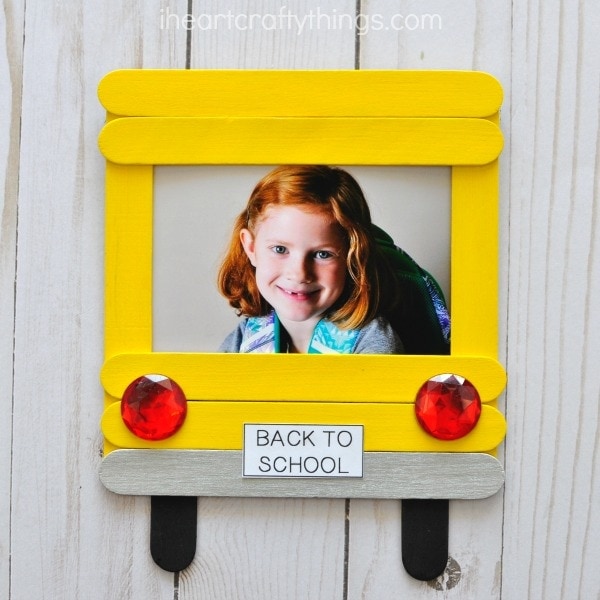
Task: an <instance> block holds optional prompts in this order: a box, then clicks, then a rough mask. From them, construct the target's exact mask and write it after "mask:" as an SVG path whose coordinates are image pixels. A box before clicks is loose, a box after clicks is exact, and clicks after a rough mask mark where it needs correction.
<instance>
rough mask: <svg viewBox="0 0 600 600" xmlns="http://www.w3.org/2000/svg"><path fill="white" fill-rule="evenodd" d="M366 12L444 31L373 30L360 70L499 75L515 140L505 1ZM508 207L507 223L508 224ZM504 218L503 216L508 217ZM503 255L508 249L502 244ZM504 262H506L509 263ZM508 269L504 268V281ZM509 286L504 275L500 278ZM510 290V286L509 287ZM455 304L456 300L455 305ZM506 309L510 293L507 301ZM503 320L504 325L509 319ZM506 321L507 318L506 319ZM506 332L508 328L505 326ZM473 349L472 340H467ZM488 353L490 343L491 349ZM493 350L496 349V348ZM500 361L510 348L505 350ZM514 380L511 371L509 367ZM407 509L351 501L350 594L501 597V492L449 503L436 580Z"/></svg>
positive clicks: (375, 598)
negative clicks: (427, 20) (403, 540)
mask: <svg viewBox="0 0 600 600" xmlns="http://www.w3.org/2000/svg"><path fill="white" fill-rule="evenodd" d="M361 6H362V10H363V11H364V12H365V13H367V14H369V15H371V17H373V16H374V15H381V16H382V18H383V19H385V20H386V22H389V20H390V19H391V18H392V16H393V15H395V14H403V15H404V16H405V17H406V16H407V15H409V14H415V15H416V16H418V17H419V18H421V16H423V15H426V14H430V15H439V16H440V18H441V28H436V27H428V26H427V24H425V26H424V27H419V28H417V29H414V30H409V29H406V28H405V29H403V30H400V31H391V30H390V29H388V30H382V31H372V32H371V33H369V34H366V35H363V36H361V37H360V39H359V47H360V60H359V61H358V62H359V64H360V67H361V68H365V69H380V68H400V69H413V68H422V67H427V68H439V69H453V68H455V66H456V67H459V68H465V69H471V68H476V69H479V70H482V71H486V72H489V73H491V74H493V75H494V76H496V77H497V78H498V79H499V80H500V82H501V83H502V85H503V88H504V92H505V100H504V102H503V106H502V111H501V112H502V123H501V127H502V130H503V133H504V134H505V135H506V136H507V139H509V140H510V122H506V116H505V115H507V114H510V106H511V97H510V50H509V48H510V31H511V23H510V19H511V9H510V6H509V5H508V4H507V3H505V2H502V1H501V0H492V1H491V2H486V3H485V5H484V4H483V3H479V2H475V1H470V2H465V3H462V4H461V5H460V6H459V5H457V4H456V3H454V4H452V5H450V4H449V3H448V2H445V1H443V0H431V1H429V2H427V3H426V4H425V3H408V2H395V1H394V0H369V2H368V3H367V2H362V3H361ZM509 152H510V147H509V146H508V147H507V146H505V149H504V150H503V153H502V155H501V158H500V161H501V174H500V177H501V202H503V201H505V199H506V196H505V195H504V196H503V195H502V189H503V187H502V186H503V179H502V178H503V177H506V174H505V173H506V172H505V171H504V170H503V169H504V166H503V161H506V160H507V155H508V154H509ZM505 215H506V213H505V211H504V209H501V231H500V233H501V235H504V233H505V232H503V231H502V228H504V227H507V226H508V222H507V220H506V217H505ZM502 219H504V220H502ZM500 248H501V253H502V252H503V251H506V249H505V247H503V246H500ZM502 262H503V261H501V267H502ZM505 276H506V273H505V272H501V278H502V277H505ZM500 285H501V286H502V280H501V282H500ZM501 289H503V290H504V291H505V292H506V287H505V286H503V287H502V288H501ZM453 307H454V302H453ZM500 308H501V310H505V298H502V297H501V300H500ZM500 325H501V327H502V325H503V321H502V320H501V322H500ZM504 325H505V323H504ZM500 331H501V334H500V335H501V336H502V335H503V333H504V330H503V329H500ZM462 343H465V344H466V347H468V344H469V341H468V340H463V341H462V342H461V344H462ZM487 350H488V351H489V350H490V348H489V346H488V347H487ZM492 350H493V349H492ZM500 357H501V362H502V361H503V360H504V349H503V348H502V347H501V348H500ZM508 374H509V381H510V377H511V372H510V370H508ZM400 510H401V508H400V506H399V505H398V506H396V505H394V504H393V503H390V502H388V501H369V500H360V501H356V500H354V501H352V503H351V510H350V545H349V549H350V552H349V569H348V570H349V580H348V590H349V593H348V598H349V599H351V600H355V599H358V598H361V600H388V598H389V590H390V589H394V590H395V592H396V593H397V594H398V597H401V596H402V595H403V594H404V595H405V596H406V597H408V598H412V597H415V598H416V597H419V598H428V597H431V598H434V597H440V596H441V595H442V594H440V592H442V593H443V595H444V597H446V598H451V599H452V598H460V599H461V600H462V599H463V598H490V599H493V600H495V599H499V598H501V594H502V589H501V584H502V580H501V573H502V556H503V549H502V533H503V532H502V523H503V522H502V494H497V495H496V496H495V497H494V498H492V499H488V500H478V501H463V502H457V501H453V502H450V540H449V549H450V556H451V562H450V563H449V565H448V567H447V569H446V572H445V574H444V575H443V576H442V577H440V578H438V579H437V580H436V581H435V582H431V584H430V585H429V584H427V583H420V582H416V581H414V580H411V579H410V577H408V576H407V575H406V573H405V572H403V569H402V566H401V556H400V531H399V525H398V524H397V523H398V522H399V515H400Z"/></svg>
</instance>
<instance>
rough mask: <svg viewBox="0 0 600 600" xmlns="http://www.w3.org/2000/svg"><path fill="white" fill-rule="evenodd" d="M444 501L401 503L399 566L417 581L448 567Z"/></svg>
mask: <svg viewBox="0 0 600 600" xmlns="http://www.w3.org/2000/svg"><path fill="white" fill-rule="evenodd" d="M448 508H449V502H448V500H402V563H403V564H404V568H405V569H406V572H407V573H408V574H409V575H410V576H411V577H414V578H415V579H419V580H420V581H430V580H431V579H435V578H436V577H439V576H440V575H441V574H442V573H443V572H444V570H445V569H446V565H447V564H448Z"/></svg>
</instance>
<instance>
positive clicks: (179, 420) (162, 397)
mask: <svg viewBox="0 0 600 600" xmlns="http://www.w3.org/2000/svg"><path fill="white" fill-rule="evenodd" d="M186 413H187V400H186V398H185V395H184V393H183V390H182V389H181V388H180V387H179V386H178V385H177V384H176V383H175V382H174V381H173V380H172V379H169V378H168V377H165V376H164V375H144V376H143V377H139V378H138V379H136V380H135V381H133V382H132V383H131V384H129V386H128V387H127V389H126V390H125V393H124V394H123V399H122V400H121V417H122V418H123V421H124V423H125V425H126V426H127V428H128V429H129V430H130V431H131V432H132V433H133V434H135V435H137V436H138V437H140V438H142V439H144V440H154V441H156V440H164V439H165V438H168V437H170V436H172V435H173V434H175V433H176V432H177V431H178V430H179V428H180V427H181V426H182V425H183V421H184V420H185V416H186Z"/></svg>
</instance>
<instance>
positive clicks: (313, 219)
mask: <svg viewBox="0 0 600 600" xmlns="http://www.w3.org/2000/svg"><path fill="white" fill-rule="evenodd" d="M218 287H219V291H220V292H221V294H222V295H223V296H225V298H226V299H227V300H228V302H229V304H230V306H232V307H233V308H234V309H235V310H236V313H237V315H238V316H239V317H240V320H239V324H238V326H237V327H236V328H235V329H234V331H232V332H231V333H230V334H229V335H228V336H227V337H226V339H225V340H224V341H223V343H222V344H221V347H220V349H219V351H220V352H241V353H312V354H325V353H339V354H402V353H403V352H404V349H403V344H402V341H401V340H400V337H399V336H398V334H397V333H396V332H395V331H394V329H393V328H392V327H391V325H390V323H389V322H388V321H387V320H386V318H385V317H384V315H385V314H387V313H388V312H389V311H390V310H392V309H393V306H394V304H395V303H396V302H397V300H398V290H397V282H396V279H395V278H394V277H393V274H392V273H391V265H390V264H389V263H388V261H387V259H386V257H385V256H384V254H383V253H382V252H381V251H380V249H379V247H378V245H377V244H376V241H375V237H374V231H373V225H372V222H371V214H370V210H369V206H368V205H367V202H366V200H365V196H364V194H363V192H362V190H361V188H360V186H359V184H358V183H357V181H356V180H355V179H354V178H353V177H352V176H351V175H350V174H349V173H348V172H347V171H345V170H343V169H341V168H337V167H328V166H321V165H304V166H280V167H277V168H275V169H274V170H273V171H271V172H270V173H268V174H267V175H266V176H265V177H263V178H262V179H261V180H260V181H259V183H258V184H257V185H256V187H255V188H254V190H253V192H252V194H251V195H250V198H249V200H248V203H247V206H246V208H245V209H244V210H243V211H242V212H241V214H239V216H238V217H237V219H236V221H235V224H234V227H233V231H232V234H231V241H230V243H229V248H228V251H227V254H226V256H225V258H224V260H223V262H222V264H221V267H220V270H219V274H218Z"/></svg>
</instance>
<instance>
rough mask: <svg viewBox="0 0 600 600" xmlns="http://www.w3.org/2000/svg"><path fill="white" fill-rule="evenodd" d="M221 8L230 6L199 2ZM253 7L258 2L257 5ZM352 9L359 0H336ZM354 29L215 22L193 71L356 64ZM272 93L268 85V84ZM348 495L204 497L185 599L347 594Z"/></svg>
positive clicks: (313, 5)
mask: <svg viewBox="0 0 600 600" xmlns="http://www.w3.org/2000/svg"><path fill="white" fill-rule="evenodd" d="M285 4H286V5H287V6H289V7H290V10H293V11H295V12H297V13H298V14H300V15H302V14H306V13H307V12H308V11H310V10H311V9H312V10H316V9H317V6H318V3H317V2H316V1H315V0H295V1H294V2H286V3H285ZM195 5H197V8H196V10H197V11H199V12H200V13H209V14H219V13H220V12H222V7H223V3H221V2H217V1H215V0H211V1H207V2H202V3H195ZM281 5H282V4H281V2H277V1H275V0H266V1H263V2H261V3H259V6H258V7H256V4H252V5H249V4H248V3H247V2H245V0H234V1H232V2H228V3H227V9H229V8H231V10H232V12H233V13H234V14H248V13H249V12H256V13H258V12H260V11H262V12H264V13H268V12H275V11H277V10H279V8H280V7H281ZM249 6H250V8H249ZM336 8H337V10H338V11H339V12H344V13H345V12H348V13H349V14H353V13H354V10H355V2H354V0H341V1H340V2H338V3H336ZM353 64H354V35H353V32H352V31H347V30H340V29H338V30H330V31H328V30H326V29H324V28H322V29H318V28H316V27H313V28H306V29H305V30H304V31H303V32H302V33H301V34H300V35H299V34H298V32H297V31H293V30H279V31H268V30H266V29H264V28H254V29H247V30H241V29H223V28H221V29H212V30H206V31H202V30H200V29H198V28H196V29H194V30H192V31H191V65H192V67H193V68H220V69H230V68H236V69H349V68H350V69H351V68H352V67H353ZM265 92H266V93H268V90H265ZM345 510H346V505H345V502H344V501H343V500H322V499H302V500H293V499H271V500H265V499H262V500H257V499H231V498H220V499H219V498H206V499H205V498H203V499H201V500H200V507H199V524H198V527H199V529H198V536H199V537H198V539H199V547H198V552H197V556H196V560H195V561H194V562H193V563H192V565H191V566H190V567H189V569H187V570H186V571H185V572H184V573H182V574H181V577H180V580H179V589H178V592H179V598H180V600H190V599H194V598H219V600H264V599H265V598H286V599H288V600H295V599H298V600H300V599H305V598H311V600H331V599H332V598H342V597H343V593H344V550H345V546H344V543H345V537H344V535H345Z"/></svg>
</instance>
